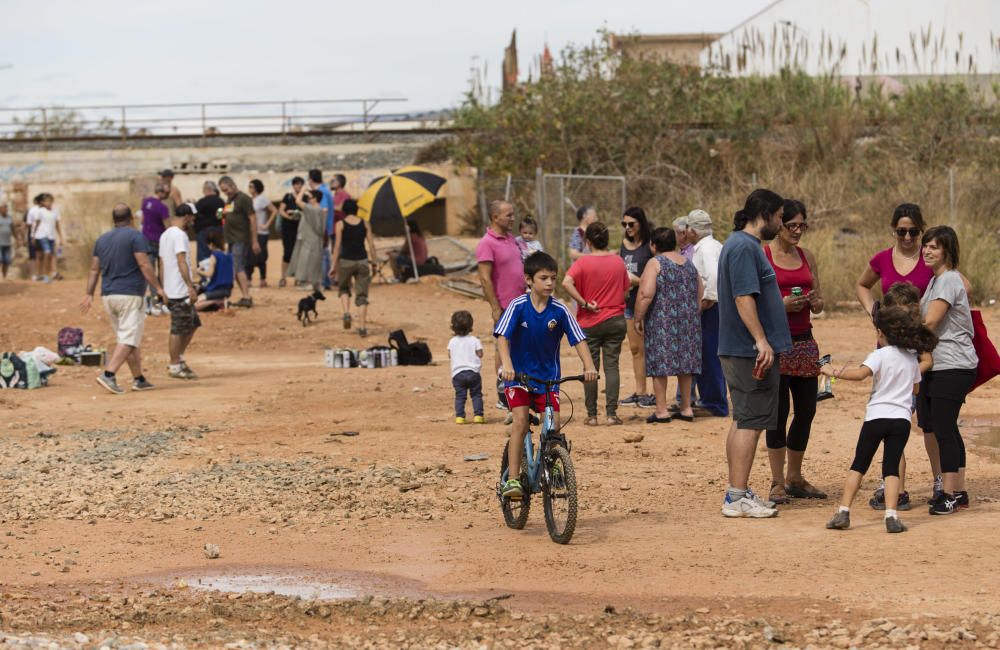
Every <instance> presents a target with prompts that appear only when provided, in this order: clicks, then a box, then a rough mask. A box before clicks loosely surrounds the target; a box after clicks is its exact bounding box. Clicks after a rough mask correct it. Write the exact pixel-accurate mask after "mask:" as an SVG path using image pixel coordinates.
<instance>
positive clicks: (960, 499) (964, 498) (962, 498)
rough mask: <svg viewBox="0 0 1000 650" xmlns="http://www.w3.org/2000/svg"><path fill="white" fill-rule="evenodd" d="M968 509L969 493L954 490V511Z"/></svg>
mask: <svg viewBox="0 0 1000 650" xmlns="http://www.w3.org/2000/svg"><path fill="white" fill-rule="evenodd" d="M968 509H969V493H968V492H966V491H965V490H962V491H958V490H955V510H968Z"/></svg>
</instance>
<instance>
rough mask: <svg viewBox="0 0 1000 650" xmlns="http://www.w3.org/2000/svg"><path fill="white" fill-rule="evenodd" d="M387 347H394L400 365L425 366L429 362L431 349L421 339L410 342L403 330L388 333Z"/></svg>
mask: <svg viewBox="0 0 1000 650" xmlns="http://www.w3.org/2000/svg"><path fill="white" fill-rule="evenodd" d="M389 347H391V348H395V349H396V354H397V355H398V358H399V365H401V366H426V365H427V364H429V363H430V362H431V358H432V357H431V349H430V348H429V347H427V344H426V343H424V342H423V341H416V342H414V343H410V342H409V341H407V340H406V334H404V333H403V330H394V331H393V332H390V333H389Z"/></svg>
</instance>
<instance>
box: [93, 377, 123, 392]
mask: <svg viewBox="0 0 1000 650" xmlns="http://www.w3.org/2000/svg"><path fill="white" fill-rule="evenodd" d="M97 383H98V384H99V385H100V386H101V387H102V388H104V390H106V391H108V392H109V393H111V394H113V395H121V394H122V393H124V392H125V389H123V388H122V387H121V386H119V385H118V382H117V381H115V378H114V377H108V376H107V375H105V374H104V373H103V372H102V373H101V374H99V375H97Z"/></svg>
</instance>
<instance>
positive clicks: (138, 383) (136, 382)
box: [132, 378, 155, 391]
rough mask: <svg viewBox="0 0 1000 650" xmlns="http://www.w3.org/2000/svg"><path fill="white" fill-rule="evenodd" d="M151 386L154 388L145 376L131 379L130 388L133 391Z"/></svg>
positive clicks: (149, 388)
mask: <svg viewBox="0 0 1000 650" xmlns="http://www.w3.org/2000/svg"><path fill="white" fill-rule="evenodd" d="M153 388H155V386H153V384H151V383H149V381H148V380H147V379H146V378H143V379H141V380H140V379H133V380H132V390H134V391H140V390H152V389H153Z"/></svg>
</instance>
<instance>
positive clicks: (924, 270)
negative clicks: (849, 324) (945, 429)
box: [855, 203, 941, 510]
mask: <svg viewBox="0 0 1000 650" xmlns="http://www.w3.org/2000/svg"><path fill="white" fill-rule="evenodd" d="M890 223H891V225H892V233H893V236H894V237H895V238H896V243H895V244H893V245H892V246H890V247H889V248H886V249H885V250H881V251H879V252H878V253H875V256H874V257H872V258H871V260H869V262H868V266H867V267H866V268H865V270H864V272H862V273H861V277H859V278H858V283H857V285H856V287H855V289H856V291H857V296H858V302H860V303H861V306H862V307H864V309H865V312H866V313H868V314H869V315H871V316H872V318H873V319H874V317H875V309H876V302H875V297H874V294H873V293H872V288H873V287H874V286H875V284H876V283H880V287H879V288H880V289H881V290H882V295H883V296H884V295H885V294H886V292H887V291H889V288H890V287H892V286H893V285H894V284H898V283H900V282H909V283H910V284H912V285H913V286H915V287H916V288H917V291H918V292H919V293H920V295H921V296H923V295H924V292H925V291H926V290H927V285H928V284H930V282H931V278H933V277H934V271H932V270H931V267H929V266H927V264H925V263H924V260H923V258H922V257H921V255H920V235H921V233H923V231H924V228H925V225H924V215H923V213H921V211H920V206H919V205H917V204H915V203H901V204H899V205H898V206H896V209H895V210H893V212H892V221H891V222H890ZM924 446H925V447H926V448H927V457H928V459H930V463H931V471H932V472H933V473H934V488H933V492H934V495H935V496H936V495H938V494H939V493H940V492H941V461H940V457H939V455H938V449H937V440H936V439H935V438H934V436H933V435H929V434H928V435H924ZM899 491H900V495H899V509H900V510H909V509H910V507H911V505H910V495H909V493H907V491H906V458H905V456H904V458H903V459H902V461H901V463H900V466H899ZM868 503H869V505H871V507H872V508H875V509H876V510H882V509H884V508H885V492H884V489H883V487H882V486H881V485H880V486H879V487H878V488H876V489H875V494H874V495H873V496H872V498H871V499H870V500H869V502H868Z"/></svg>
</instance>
